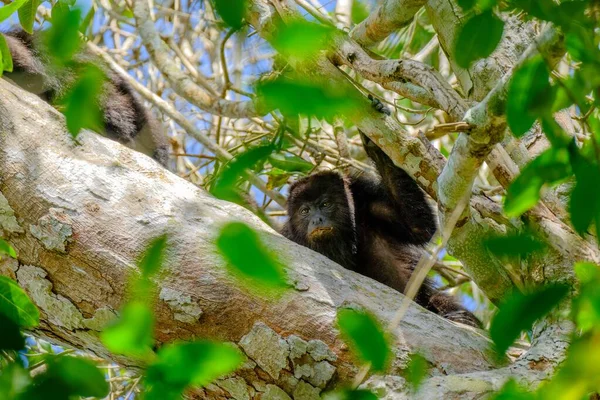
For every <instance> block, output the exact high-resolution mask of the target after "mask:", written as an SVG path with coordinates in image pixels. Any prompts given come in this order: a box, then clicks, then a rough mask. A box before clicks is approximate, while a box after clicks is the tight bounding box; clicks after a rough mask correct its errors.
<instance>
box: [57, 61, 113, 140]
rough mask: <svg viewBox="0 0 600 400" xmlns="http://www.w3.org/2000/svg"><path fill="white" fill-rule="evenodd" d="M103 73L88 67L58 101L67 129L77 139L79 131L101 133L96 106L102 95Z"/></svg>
mask: <svg viewBox="0 0 600 400" xmlns="http://www.w3.org/2000/svg"><path fill="white" fill-rule="evenodd" d="M105 78H106V77H105V76H104V73H103V72H102V70H100V69H99V68H98V67H95V66H92V65H88V66H87V67H86V68H85V69H84V71H83V73H82V74H81V75H80V76H79V79H78V80H77V82H76V83H75V85H73V87H71V88H70V90H69V92H68V93H67V94H66V95H65V96H64V97H63V98H62V99H61V100H60V101H59V104H61V105H62V106H63V114H64V115H65V117H66V119H67V129H68V130H69V132H70V133H71V135H73V137H77V135H78V134H79V131H80V130H81V129H84V128H87V129H91V130H94V131H96V132H102V131H103V130H104V129H103V124H104V120H103V115H102V110H101V109H100V106H99V104H98V98H100V96H101V95H102V85H103V83H104V80H105Z"/></svg>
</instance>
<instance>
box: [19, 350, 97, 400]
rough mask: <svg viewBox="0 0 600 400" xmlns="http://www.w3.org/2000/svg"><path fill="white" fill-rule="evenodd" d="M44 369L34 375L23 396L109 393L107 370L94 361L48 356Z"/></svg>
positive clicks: (32, 397)
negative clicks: (104, 370) (102, 370)
mask: <svg viewBox="0 0 600 400" xmlns="http://www.w3.org/2000/svg"><path fill="white" fill-rule="evenodd" d="M46 364H47V370H46V372H45V373H43V374H40V375H38V376H36V377H35V379H34V382H33V385H32V386H31V387H30V388H29V389H28V390H27V391H26V393H25V394H24V395H23V396H22V398H24V399H27V400H29V399H31V400H33V399H69V398H72V397H73V396H81V397H98V398H103V397H105V396H107V395H108V392H109V387H108V382H106V380H105V379H104V374H103V373H102V372H101V371H100V370H99V369H98V367H96V365H95V364H93V363H92V362H91V361H89V360H86V359H83V358H80V357H71V356H53V357H48V359H47V362H46Z"/></svg>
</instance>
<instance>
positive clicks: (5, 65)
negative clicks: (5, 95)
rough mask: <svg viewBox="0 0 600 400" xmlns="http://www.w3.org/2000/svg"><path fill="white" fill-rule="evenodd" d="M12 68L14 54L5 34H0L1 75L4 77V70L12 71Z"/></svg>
mask: <svg viewBox="0 0 600 400" xmlns="http://www.w3.org/2000/svg"><path fill="white" fill-rule="evenodd" d="M12 70H13V61H12V55H11V54H10V49H9V48H8V43H7V42H6V38H5V37H4V35H2V34H0V77H2V74H3V73H4V72H12Z"/></svg>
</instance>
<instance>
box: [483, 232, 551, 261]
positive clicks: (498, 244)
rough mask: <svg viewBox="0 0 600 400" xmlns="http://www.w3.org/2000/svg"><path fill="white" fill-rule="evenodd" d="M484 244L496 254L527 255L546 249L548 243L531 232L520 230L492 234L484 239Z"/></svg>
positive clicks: (509, 255)
mask: <svg viewBox="0 0 600 400" xmlns="http://www.w3.org/2000/svg"><path fill="white" fill-rule="evenodd" d="M483 245H484V246H485V247H486V248H487V249H488V250H489V251H490V252H491V253H492V254H494V255H496V256H500V257H502V256H508V257H516V256H526V255H528V254H531V253H535V252H539V251H542V250H544V249H546V247H547V246H546V243H544V242H542V241H540V240H538V239H537V238H536V237H535V236H533V235H532V234H531V233H527V232H518V233H510V234H507V235H503V236H491V237H488V238H485V239H484V240H483Z"/></svg>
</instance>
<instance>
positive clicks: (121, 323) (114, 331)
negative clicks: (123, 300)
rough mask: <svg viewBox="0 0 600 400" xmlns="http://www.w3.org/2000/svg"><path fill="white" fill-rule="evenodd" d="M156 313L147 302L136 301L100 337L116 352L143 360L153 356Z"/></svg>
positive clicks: (124, 309) (126, 307) (125, 308)
mask: <svg viewBox="0 0 600 400" xmlns="http://www.w3.org/2000/svg"><path fill="white" fill-rule="evenodd" d="M153 329H154V314H153V313H152V309H151V308H150V307H149V306H148V304H146V303H145V302H139V301H134V302H131V303H128V304H127V305H125V307H124V308H123V310H121V316H120V318H119V320H118V321H117V322H116V323H114V324H113V325H111V326H109V327H108V328H106V329H105V330H104V331H103V332H102V334H101V335H100V338H101V339H102V343H104V345H105V346H106V348H107V349H109V350H110V351H111V352H113V353H115V354H123V355H126V356H130V357H135V358H139V359H143V360H149V359H151V358H152V346H153V345H154V334H153Z"/></svg>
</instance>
